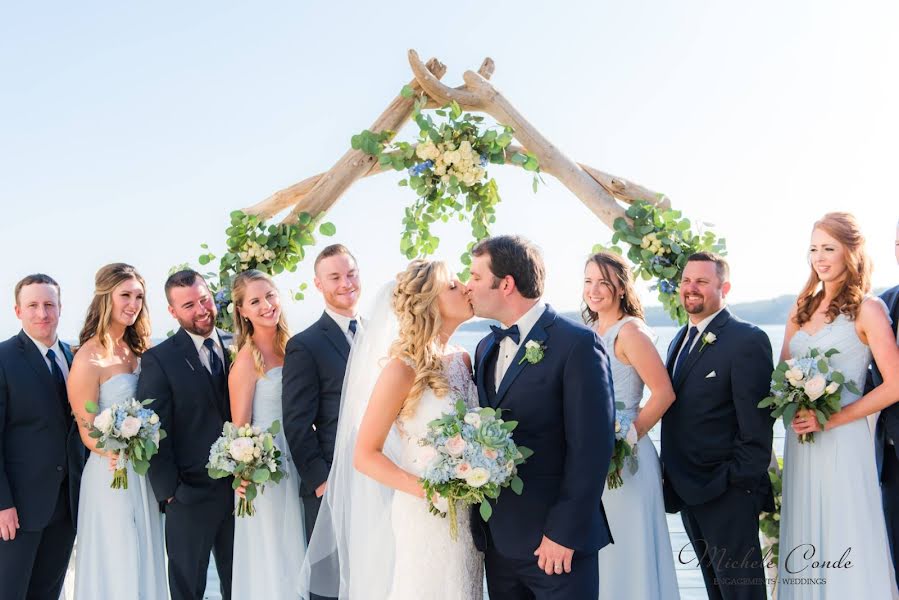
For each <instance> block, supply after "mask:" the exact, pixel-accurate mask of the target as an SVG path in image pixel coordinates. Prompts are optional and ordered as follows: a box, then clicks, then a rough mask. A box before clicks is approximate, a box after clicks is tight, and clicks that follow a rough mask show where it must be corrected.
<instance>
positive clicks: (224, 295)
mask: <svg viewBox="0 0 899 600" xmlns="http://www.w3.org/2000/svg"><path fill="white" fill-rule="evenodd" d="M315 227H316V222H315V219H313V218H312V216H311V215H309V213H305V212H304V213H300V214H299V215H298V218H297V222H296V223H295V224H290V225H288V224H285V223H280V224H278V225H269V224H267V223H266V222H265V221H264V220H262V219H260V218H259V217H258V216H256V215H248V214H246V213H244V212H242V211H239V210H235V211H233V212H232V213H231V225H229V226H228V228H227V229H226V230H225V235H226V236H227V240H226V247H227V250H226V251H225V254H224V255H223V256H222V257H221V258H220V259H219V265H218V272H209V273H206V275H205V277H206V281H207V283H208V284H209V289H210V291H211V292H212V293H213V295H214V297H215V304H216V308H217V309H218V318H217V321H216V325H218V326H219V327H221V328H223V329H227V330H232V329H233V325H234V304H233V303H232V301H231V282H232V281H233V280H234V277H236V276H237V274H238V273H241V272H243V271H246V270H248V269H258V270H259V271H262V272H263V273H267V274H269V275H271V276H275V275H278V274H280V273H283V272H284V271H289V272H291V273H292V272H294V271H296V270H297V266H298V265H299V263H300V261H302V260H303V258H305V256H306V248H307V247H309V246H314V245H315V236H314V234H313V232H314V231H315ZM336 230H337V229H336V228H335V227H334V225H333V224H332V223H322V224H320V225H318V232H319V233H320V234H321V235H325V236H331V235H334V233H335V232H336ZM200 247H201V248H203V250H206V252H204V253H203V254H201V255H200V257H199V259H198V261H199V263H200V264H201V265H204V266H205V265H208V264H209V263H211V262H212V261H214V260H215V259H216V256H215V255H214V254H212V253H211V252H209V251H208V250H209V246H208V245H207V244H201V245H200ZM185 267H187V265H178V266H176V267H173V268H172V270H171V271H172V272H174V271H177V270H179V269H181V268H185ZM306 287H307V285H306V284H305V283H303V284H300V286H299V289H298V290H297V291H295V292H291V293H292V295H293V298H294V299H295V300H302V299H303V297H304V291H305V289H306Z"/></svg>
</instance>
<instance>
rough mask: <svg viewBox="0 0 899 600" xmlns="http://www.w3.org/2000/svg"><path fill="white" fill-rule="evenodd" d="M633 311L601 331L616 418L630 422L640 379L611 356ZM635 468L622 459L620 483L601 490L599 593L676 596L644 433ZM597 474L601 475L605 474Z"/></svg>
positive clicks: (653, 599) (657, 482)
mask: <svg viewBox="0 0 899 600" xmlns="http://www.w3.org/2000/svg"><path fill="white" fill-rule="evenodd" d="M631 320H633V317H625V318H624V319H621V320H620V321H618V323H616V324H615V325H613V326H612V327H610V328H609V329H608V331H606V333H605V335H603V336H602V339H603V342H605V345H606V349H607V350H608V353H609V361H610V363H611V365H612V385H613V387H614V390H615V402H616V403H619V402H621V403H624V408H623V409H618V410H617V415H618V418H619V419H622V418H624V419H625V420H627V421H628V422H633V421H634V420H636V418H637V411H638V410H639V408H640V400H641V399H642V398H643V381H642V380H641V379H640V376H639V375H638V374H637V370H636V369H635V368H634V367H632V366H630V365H626V364H624V363H622V362H621V361H619V360H618V359H617V358H616V357H615V339H616V338H617V337H618V333H619V332H620V331H621V327H622V326H623V325H624V324H625V323H627V322H628V321H631ZM637 463H638V468H637V472H636V473H631V472H630V469H629V468H628V467H627V465H625V468H624V469H622V473H621V478H622V479H623V480H624V484H623V485H622V486H620V487H618V488H615V489H613V490H610V489H608V488H606V489H605V490H604V491H603V493H602V503H603V507H605V510H606V517H607V518H608V519H609V528H610V529H611V530H612V537H613V538H614V540H615V543H614V544H609V545H608V546H606V547H605V548H603V549H602V550H600V551H599V597H600V598H601V599H602V600H606V599H608V600H619V599H621V598H640V599H641V600H672V599H674V598H680V592H679V591H678V587H677V575H676V573H675V571H674V555H673V554H672V552H671V538H670V536H669V533H668V522H667V521H666V520H665V503H664V501H663V499H662V471H661V467H660V465H659V455H658V452H656V447H655V446H654V445H653V443H652V440H650V439H649V436H648V435H645V436H643V437H642V438H641V439H640V441H639V442H637ZM599 476H601V477H603V478H605V476H606V474H605V473H601V474H600V475H599Z"/></svg>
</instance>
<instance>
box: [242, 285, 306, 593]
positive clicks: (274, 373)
mask: <svg viewBox="0 0 899 600" xmlns="http://www.w3.org/2000/svg"><path fill="white" fill-rule="evenodd" d="M231 297H232V299H233V301H234V307H235V311H234V315H235V333H236V334H237V339H238V347H239V350H238V352H237V356H236V358H235V360H234V362H233V363H232V366H231V373H230V375H229V379H228V389H229V394H230V398H231V416H232V418H233V419H234V423H235V424H237V425H245V424H247V423H251V424H252V425H253V426H255V427H260V428H261V429H268V428H269V426H271V424H272V422H273V421H278V422H281V423H282V431H281V432H279V433H278V435H277V436H275V444H276V445H277V446H278V448H279V449H280V450H281V458H282V461H283V463H282V464H283V466H284V467H285V469H286V471H287V475H286V477H285V478H283V479H282V480H281V481H280V482H279V483H278V484H268V485H266V487H265V489H264V490H263V493H261V494H259V495H258V496H256V499H255V500H254V501H253V505H254V507H255V509H256V514H255V515H254V516H252V517H242V518H239V519H235V523H234V566H233V580H232V584H231V585H232V589H231V594H232V597H233V598H271V599H272V600H299V599H300V598H301V596H300V592H299V581H300V567H301V565H302V563H303V558H304V555H305V551H306V548H305V539H306V535H305V533H304V526H303V508H302V503H301V501H300V491H299V481H300V480H299V475H298V474H297V470H296V467H295V466H294V464H293V461H292V459H291V457H290V449H289V448H288V447H287V440H286V439H285V437H284V432H283V421H282V414H281V369H282V365H283V364H284V349H285V347H286V345H287V340H288V339H289V338H290V334H289V332H288V330H287V324H286V321H285V320H284V315H283V313H282V312H281V302H280V298H279V296H278V290H277V288H276V287H275V285H274V283H273V282H272V280H271V278H270V277H269V276H268V275H266V274H264V273H262V272H260V271H256V270H250V271H245V272H243V273H241V274H240V275H238V276H237V277H236V278H235V279H234V283H233V284H232V288H231ZM238 493H239V494H242V493H243V488H241V489H240V490H239V492H238ZM236 502H237V497H235V504H236Z"/></svg>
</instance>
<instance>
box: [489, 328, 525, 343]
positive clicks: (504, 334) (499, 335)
mask: <svg viewBox="0 0 899 600" xmlns="http://www.w3.org/2000/svg"><path fill="white" fill-rule="evenodd" d="M490 330H491V331H492V332H493V339H494V340H496V343H497V344H498V343H500V342H501V341H503V338H509V339H511V340H512V341H513V342H515V344H516V345H517V344H518V343H519V342H520V341H521V334H520V333H519V332H518V325H512V326H511V327H509V328H508V329H503V328H502V327H497V326H496V325H491V326H490Z"/></svg>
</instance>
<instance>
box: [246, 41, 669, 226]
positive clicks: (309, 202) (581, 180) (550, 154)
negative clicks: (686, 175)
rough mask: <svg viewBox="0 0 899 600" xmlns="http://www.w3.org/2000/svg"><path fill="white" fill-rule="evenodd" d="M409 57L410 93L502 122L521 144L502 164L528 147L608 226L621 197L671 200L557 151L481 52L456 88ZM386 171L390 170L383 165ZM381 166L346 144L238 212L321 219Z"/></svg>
mask: <svg viewBox="0 0 899 600" xmlns="http://www.w3.org/2000/svg"><path fill="white" fill-rule="evenodd" d="M408 58H409V66H410V67H411V68H412V74H413V77H414V78H413V79H412V81H411V82H410V83H409V86H410V87H411V88H412V89H413V90H414V91H415V92H416V93H418V92H421V91H423V92H424V93H425V94H426V95H427V96H428V98H429V99H430V100H429V104H428V106H427V107H428V108H439V107H441V106H444V105H446V104H449V103H450V102H451V101H456V102H457V103H458V104H459V106H460V107H461V108H462V109H463V110H466V111H470V112H482V113H484V114H487V115H490V116H491V117H493V118H494V119H495V120H496V121H497V122H498V123H501V124H503V125H508V126H509V127H511V128H512V129H513V130H514V137H515V138H516V139H517V140H518V142H519V143H520V144H521V146H515V145H511V146H509V147H508V148H506V152H505V154H506V164H515V163H513V162H512V160H511V157H512V155H514V154H515V153H516V152H531V153H533V154H534V156H536V157H537V160H538V161H539V164H540V170H541V172H542V173H547V174H549V175H552V176H553V177H555V178H556V179H557V180H559V181H560V182H561V183H562V184H563V185H564V186H565V187H566V188H568V189H569V190H570V191H571V192H572V193H573V194H574V195H575V196H576V197H577V198H578V199H579V200H580V201H581V202H583V203H584V205H585V206H586V207H587V208H589V209H590V210H591V211H592V212H593V214H595V215H596V216H597V217H599V219H600V220H601V221H602V222H603V223H604V224H605V225H606V226H607V227H609V228H610V229H612V228H613V227H614V223H615V220H616V219H618V218H619V217H621V218H625V219H627V215H626V214H625V211H626V208H625V207H624V205H623V204H631V203H634V202H637V201H645V202H648V203H650V204H653V205H655V206H658V207H659V208H662V209H668V208H670V207H671V202H670V200H669V199H668V197H667V196H665V195H664V194H659V193H656V192H654V191H652V190H649V189H647V188H645V187H643V186H641V185H638V184H636V183H633V182H631V181H628V180H627V179H624V178H622V177H617V176H615V175H610V174H608V173H605V172H603V171H600V170H599V169H597V168H595V167H591V166H589V165H585V164H583V163H578V162H575V161H573V160H571V159H570V158H569V157H568V156H566V155H565V154H563V153H562V152H561V151H560V150H559V149H558V148H556V147H555V146H554V145H553V144H552V143H551V142H550V141H549V140H547V139H546V138H545V137H544V136H543V135H542V134H541V133H540V132H539V131H537V129H536V128H535V127H534V126H533V125H531V123H530V122H528V121H527V120H526V119H525V118H524V117H523V116H522V115H521V113H519V112H518V111H517V110H516V109H515V107H514V106H513V105H512V104H511V103H510V102H509V101H508V100H507V99H506V97H505V96H503V95H502V94H501V93H500V92H499V91H498V90H497V89H496V88H495V87H494V86H493V84H492V83H491V82H490V78H491V76H492V75H493V71H494V68H495V65H494V63H493V60H492V59H491V58H485V59H484V62H483V63H482V64H481V66H480V68H479V69H478V70H477V71H476V72H475V71H466V72H465V73H464V74H463V76H462V79H463V80H464V82H465V83H464V84H463V85H461V86H459V87H455V88H451V87H449V86H447V85H445V84H443V83H442V82H441V81H440V80H441V79H442V78H443V76H444V74H446V66H445V65H444V64H443V63H441V62H440V61H439V60H437V59H436V58H431V59H430V60H428V62H427V63H423V62H422V61H421V59H420V58H419V57H418V53H417V52H415V50H409V52H408ZM413 106H414V99H413V98H406V97H404V96H402V95H398V96H397V97H396V98H394V99H393V100H392V101H391V102H390V104H389V105H388V106H387V108H386V109H385V110H384V112H383V113H381V115H380V116H379V117H378V118H377V119H376V120H375V122H374V123H373V124H372V126H371V127H370V131H372V132H374V133H379V132H382V131H393V132H398V131H399V130H400V129H401V128H402V127H403V125H405V124H406V121H408V120H409V119H410V117H411V116H412V112H413ZM386 170H390V171H392V169H389V168H388V169H386ZM382 171H383V170H382V168H381V166H380V165H379V164H378V160H377V157H375V156H371V155H369V154H366V153H364V152H363V151H361V150H352V149H351V150H348V151H347V152H346V153H345V154H344V155H343V156H342V157H340V159H339V160H338V161H337V162H336V163H335V164H334V166H332V167H331V168H330V169H329V170H328V171H326V172H324V173H319V174H317V175H313V176H312V177H307V178H306V179H304V180H302V181H300V182H298V183H295V184H293V185H291V186H289V187H286V188H284V189H282V190H279V191H277V192H275V193H274V194H272V195H271V196H269V197H268V198H266V199H265V200H262V201H261V202H259V203H257V204H254V205H253V206H249V207H247V208H244V209H243V212H244V213H246V214H249V215H255V216H257V217H259V218H260V219H262V220H268V219H270V218H272V217H273V216H275V215H276V214H279V213H280V212H282V211H283V210H286V209H287V208H291V210H290V212H289V213H288V214H287V216H285V217H284V219H283V220H282V223H286V224H293V223H296V222H297V220H298V217H299V215H300V214H301V213H308V214H309V215H311V216H312V218H313V219H319V218H320V217H322V216H323V215H324V214H325V213H327V212H328V210H330V209H331V207H332V206H334V204H335V203H336V202H337V201H338V200H339V199H340V197H341V196H342V195H343V194H344V192H346V190H347V189H348V188H349V187H350V186H351V185H352V184H353V182H355V181H356V180H358V179H361V178H363V177H369V176H371V175H376V174H378V173H381V172H382Z"/></svg>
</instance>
